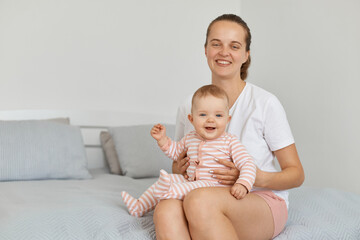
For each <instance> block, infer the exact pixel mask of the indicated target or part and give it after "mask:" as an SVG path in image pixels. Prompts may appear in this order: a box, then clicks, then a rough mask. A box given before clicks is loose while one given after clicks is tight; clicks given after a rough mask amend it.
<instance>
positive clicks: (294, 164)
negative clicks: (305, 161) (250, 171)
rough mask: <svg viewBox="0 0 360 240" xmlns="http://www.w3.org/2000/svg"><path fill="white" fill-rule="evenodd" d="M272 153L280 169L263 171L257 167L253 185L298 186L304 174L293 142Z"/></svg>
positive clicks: (274, 188)
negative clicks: (278, 170)
mask: <svg viewBox="0 0 360 240" xmlns="http://www.w3.org/2000/svg"><path fill="white" fill-rule="evenodd" d="M274 154H275V156H276V158H277V160H278V162H279V164H280V167H281V171H280V172H264V171H262V170H260V169H257V171H256V180H255V186H257V187H262V188H269V189H273V190H285V189H290V188H294V187H299V186H300V185H301V184H302V183H303V182H304V179H305V174H304V169H303V167H302V164H301V162H300V159H299V156H298V153H297V150H296V146H295V144H291V145H289V146H287V147H284V148H282V149H279V150H277V151H275V152H274Z"/></svg>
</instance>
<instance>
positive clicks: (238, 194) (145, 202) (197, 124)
mask: <svg viewBox="0 0 360 240" xmlns="http://www.w3.org/2000/svg"><path fill="white" fill-rule="evenodd" d="M188 118H189V120H190V122H191V123H192V124H193V126H194V128H195V131H192V132H190V133H189V134H187V135H186V136H185V137H184V138H182V139H181V140H180V141H179V142H175V141H172V140H171V139H170V138H169V137H167V136H166V129H165V127H164V126H163V125H161V124H157V125H155V126H154V127H153V128H152V129H151V132H150V133H151V136H152V137H153V138H154V139H155V140H156V141H157V143H158V145H159V147H160V148H161V150H163V151H164V153H165V154H166V155H167V156H168V157H170V158H171V159H173V160H174V161H176V160H177V158H178V156H179V155H180V153H181V152H183V151H184V150H187V156H188V157H189V158H190V160H189V162H190V166H189V167H188V169H187V175H188V179H186V178H185V177H184V176H183V175H181V174H168V173H167V172H166V171H165V170H160V177H159V179H158V181H157V182H156V183H154V184H153V185H152V186H151V187H150V188H148V189H147V190H146V191H145V193H143V194H142V195H141V197H140V198H139V199H135V198H133V197H132V196H130V195H129V194H128V193H127V192H122V193H121V196H122V198H123V200H124V202H125V204H126V206H127V207H128V210H129V212H130V214H131V215H133V216H136V217H140V216H143V215H144V214H145V213H147V212H149V211H151V210H152V209H154V208H155V206H156V204H157V203H158V202H159V201H160V200H162V199H171V198H173V199H180V200H182V199H184V197H185V195H186V194H187V193H189V192H190V191H192V190H194V189H196V188H201V187H228V185H223V184H221V183H219V182H218V181H217V180H216V179H214V178H213V177H212V174H211V173H210V171H211V170H212V169H215V168H216V169H227V168H226V167H225V166H224V165H222V164H220V163H218V159H225V160H228V161H233V162H234V164H235V166H236V168H238V170H239V171H240V175H239V178H238V179H237V181H236V183H235V184H234V185H233V186H232V187H231V189H230V193H231V194H232V195H233V196H234V197H235V198H236V199H242V198H244V197H245V196H246V194H247V193H249V192H250V190H251V188H252V186H253V184H254V181H255V175H256V166H255V163H254V161H253V159H252V157H251V156H250V155H249V154H248V153H247V151H246V149H245V147H244V146H243V145H242V144H241V143H240V141H239V140H238V139H237V138H236V137H235V136H233V135H230V134H228V133H226V132H225V130H226V126H227V124H228V123H229V121H230V119H231V116H230V115H229V100H228V97H227V95H226V93H225V91H223V90H222V89H221V88H219V87H216V86H215V85H206V86H203V87H201V88H199V89H198V90H197V91H196V92H195V93H194V95H193V98H192V108H191V114H189V116H188Z"/></svg>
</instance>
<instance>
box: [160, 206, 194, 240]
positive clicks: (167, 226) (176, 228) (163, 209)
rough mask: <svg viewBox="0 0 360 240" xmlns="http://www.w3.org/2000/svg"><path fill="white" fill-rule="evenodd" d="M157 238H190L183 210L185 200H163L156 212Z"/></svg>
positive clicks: (172, 239) (186, 239)
mask: <svg viewBox="0 0 360 240" xmlns="http://www.w3.org/2000/svg"><path fill="white" fill-rule="evenodd" d="M154 223H155V231H156V239H157V240H167V239H171V240H177V239H179V240H190V239H191V238H190V234H189V229H188V225H187V221H186V218H185V214H184V210H183V201H180V200H177V199H168V200H162V201H160V202H159V203H158V205H157V206H156V208H155V212H154Z"/></svg>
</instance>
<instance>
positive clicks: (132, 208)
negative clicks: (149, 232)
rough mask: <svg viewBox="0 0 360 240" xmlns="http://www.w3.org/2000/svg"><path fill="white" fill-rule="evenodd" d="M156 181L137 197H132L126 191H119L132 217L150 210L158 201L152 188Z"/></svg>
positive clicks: (139, 215)
mask: <svg viewBox="0 0 360 240" xmlns="http://www.w3.org/2000/svg"><path fill="white" fill-rule="evenodd" d="M155 185H156V183H154V184H153V185H151V187H149V188H148V189H147V190H146V191H145V192H144V193H143V194H142V195H141V196H140V198H139V199H136V198H134V197H132V196H131V195H130V194H129V193H127V192H121V197H122V199H123V201H124V202H125V205H126V206H127V208H128V210H129V213H130V214H131V215H132V216H134V217H141V216H143V215H144V214H145V213H147V212H150V211H151V210H153V209H154V208H155V206H156V204H157V203H158V202H159V200H158V199H156V198H155V197H154V188H155Z"/></svg>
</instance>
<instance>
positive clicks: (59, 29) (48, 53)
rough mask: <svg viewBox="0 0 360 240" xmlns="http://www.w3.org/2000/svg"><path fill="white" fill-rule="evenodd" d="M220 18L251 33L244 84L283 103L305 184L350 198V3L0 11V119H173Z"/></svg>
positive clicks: (6, 4) (13, 3) (55, 4)
mask: <svg viewBox="0 0 360 240" xmlns="http://www.w3.org/2000/svg"><path fill="white" fill-rule="evenodd" d="M226 12H232V13H238V14H240V13H241V16H242V17H243V18H244V19H245V20H246V21H247V22H248V24H249V26H250V28H251V30H252V33H253V44H252V59H253V64H252V66H251V68H250V76H249V79H248V81H250V82H253V83H255V84H257V85H259V86H261V87H263V88H265V89H267V90H269V91H271V92H273V93H274V94H276V95H277V96H278V97H279V99H280V100H281V101H282V103H283V105H284V107H285V109H286V111H287V114H288V118H289V121H290V124H291V126H292V130H293V133H294V136H295V138H296V143H297V146H298V149H299V153H300V157H301V160H302V162H303V164H304V167H305V171H306V182H305V185H314V186H325V187H326V186H327V187H338V188H342V189H345V190H353V191H356V192H359V193H360V187H358V182H360V175H359V174H358V170H359V169H360V161H359V160H360V152H359V149H360V147H359V146H360V140H359V135H360V127H359V122H360V107H359V106H357V104H358V103H359V102H360V96H359V94H358V89H360V73H359V71H360V70H359V69H360V68H359V66H360V45H359V42H360V28H359V26H358V25H359V23H360V17H359V14H358V12H360V6H359V1H357V0H343V1H326V0H315V1H313V0H303V1H295V0H272V1H267V0H242V1H240V0H225V1H224V0H222V1H215V0H197V1H191V0H184V1H176V0H154V1H146V0H134V1H114V0H113V1H112V0H103V1H99V0H96V1H95V0H92V1H85V0H65V1H55V0H33V1H25V0H0V110H14V109H60V110H61V109H66V110H79V109H81V110H103V111H106V110H110V111H114V110H115V111H132V110H133V109H135V110H134V111H136V112H145V113H148V112H151V113H153V114H161V115H163V114H164V113H167V114H169V115H171V116H174V115H175V113H176V107H177V105H178V103H179V101H180V100H181V99H182V98H183V97H184V96H185V95H188V94H191V93H192V92H193V91H194V90H195V89H196V88H197V87H198V86H200V85H202V84H205V83H208V82H209V81H210V73H209V70H208V67H207V64H206V59H205V56H204V49H203V44H204V40H205V31H206V27H207V25H208V24H209V22H210V21H211V20H212V19H213V18H215V17H216V16H218V15H220V14H222V13H226ZM162 89H165V91H161V90H162Z"/></svg>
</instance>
